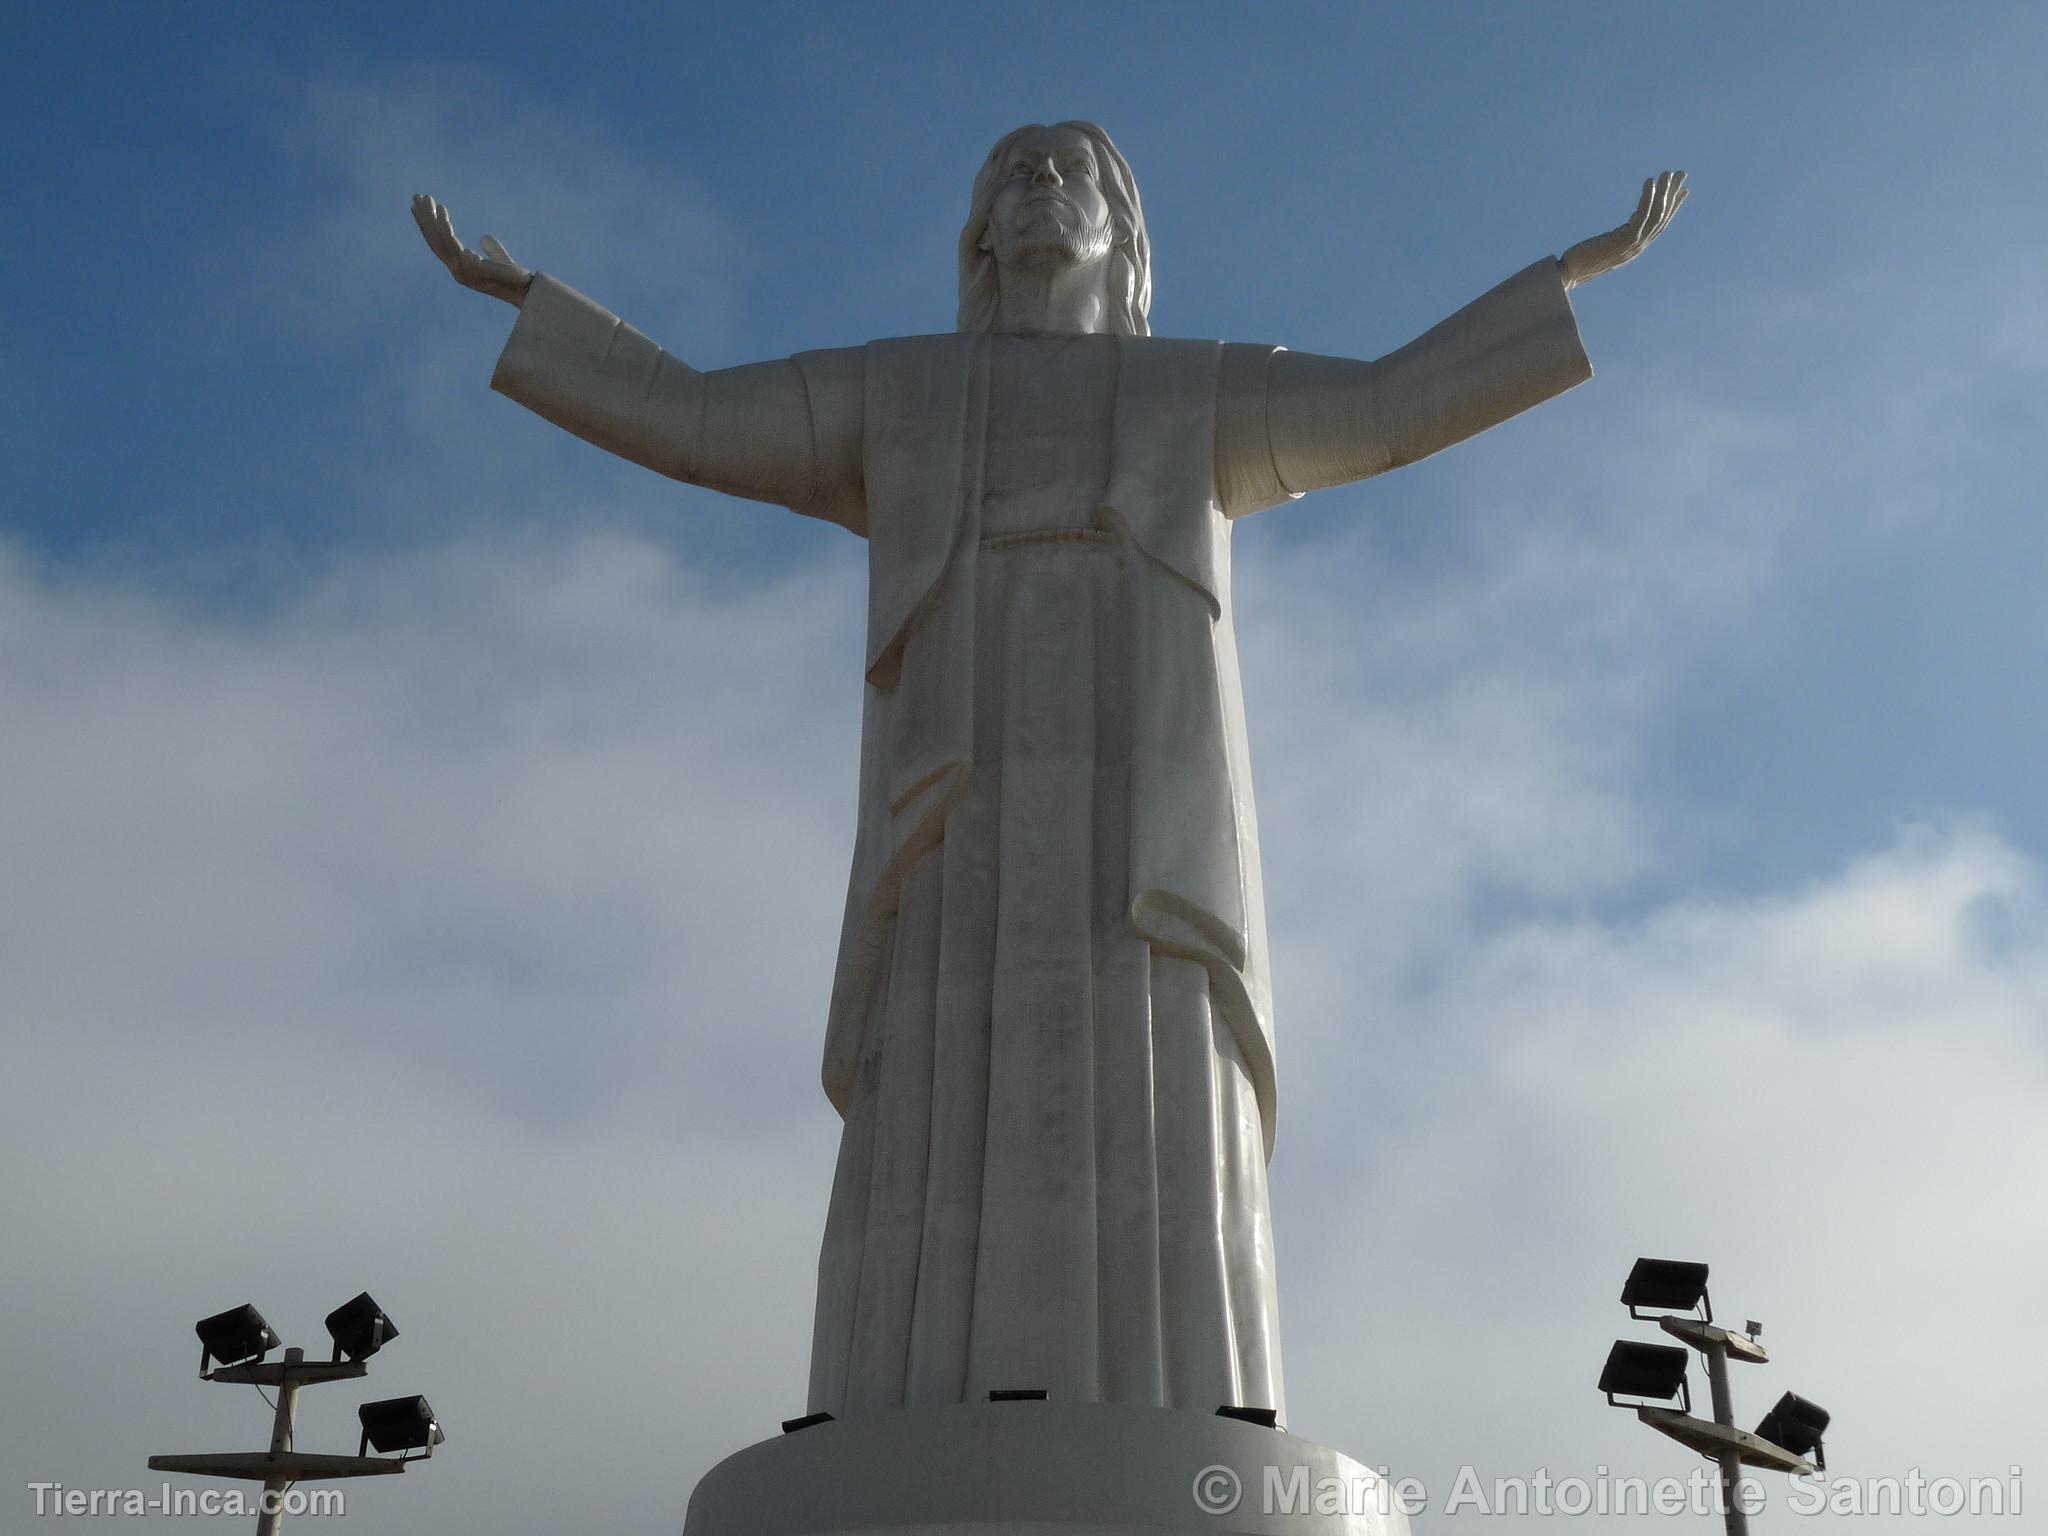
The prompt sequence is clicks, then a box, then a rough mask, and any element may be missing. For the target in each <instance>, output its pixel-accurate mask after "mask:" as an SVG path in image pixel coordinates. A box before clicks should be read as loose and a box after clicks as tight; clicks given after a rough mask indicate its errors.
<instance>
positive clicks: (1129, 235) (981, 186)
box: [955, 122, 1152, 336]
mask: <svg viewBox="0 0 2048 1536" xmlns="http://www.w3.org/2000/svg"><path fill="white" fill-rule="evenodd" d="M1057 126H1058V127H1061V128H1070V129H1072V130H1073V131H1074V132H1076V133H1079V134H1081V135H1083V136H1084V137H1086V138H1087V140H1088V142H1089V144H1090V145H1091V146H1092V147H1093V148H1094V150H1095V167H1096V172H1097V184H1098V185H1099V186H1100V187H1101V188H1102V196H1103V200H1104V201H1105V202H1107V203H1108V204H1109V225H1110V240H1111V242H1112V243H1111V245H1110V249H1109V255H1108V256H1107V257H1106V258H1105V260H1107V262H1108V263H1109V314H1108V316H1107V319H1108V322H1109V324H1108V329H1109V331H1110V333H1111V334H1112V335H1118V336H1150V335H1151V334H1152V319H1151V315H1152V242H1151V240H1150V239H1148V238H1147V236H1146V234H1145V210H1144V208H1143V206H1142V205H1141V204H1140V203H1139V202H1138V183H1137V180H1136V179H1135V178H1134V177H1133V176H1132V175H1131V167H1130V164H1129V162H1128V161H1126V160H1125V159H1124V157H1123V156H1122V155H1121V154H1119V153H1118V152H1117V147H1116V145H1114V144H1112V143H1111V142H1110V139H1109V135H1108V134H1106V133H1104V132H1103V131H1102V130H1101V129H1100V128H1098V127H1096V126H1095V125H1094V124H1093V123H1083V122H1065V123H1060V124H1058V125H1057ZM1040 131H1042V125H1041V124H1038V123H1030V124H1027V125H1025V126H1024V127H1022V128H1017V129H1014V130H1012V131H1011V132H1009V133H1006V134H1004V135H1003V137H1002V139H1001V140H1000V141H999V142H998V143H997V144H996V147H995V148H994V149H992V150H990V151H989V152H988V159H986V160H985V161H983V162H982V166H981V171H980V174H978V175H977V176H976V177H975V178H974V196H973V199H972V201H970V203H969V204H968V208H967V224H966V227H965V228H963V229H962V230H961V231H960V316H959V319H958V321H957V322H956V323H955V328H956V329H958V330H962V331H986V330H988V329H990V328H991V327H992V326H994V324H995V322H996V297H997V291H996V258H995V253H994V252H993V251H986V250H983V249H982V237H983V235H984V234H986V233H987V230H988V215H989V209H990V208H991V207H993V206H994V204H995V200H996V192H997V190H998V189H999V188H1001V186H1002V184H1003V180H1004V178H1003V168H1004V166H1005V164H1006V163H1007V162H1008V160H1009V158H1010V150H1011V148H1012V147H1013V146H1014V145H1015V144H1016V142H1017V139H1018V138H1019V137H1020V136H1021V135H1023V134H1027V133H1036V132H1040Z"/></svg>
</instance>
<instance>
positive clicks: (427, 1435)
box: [356, 1397, 448, 1456]
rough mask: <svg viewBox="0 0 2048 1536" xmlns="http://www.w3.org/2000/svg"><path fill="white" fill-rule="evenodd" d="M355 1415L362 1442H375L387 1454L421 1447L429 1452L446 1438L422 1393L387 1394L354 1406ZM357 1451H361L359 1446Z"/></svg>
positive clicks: (379, 1449) (368, 1444)
mask: <svg viewBox="0 0 2048 1536" xmlns="http://www.w3.org/2000/svg"><path fill="white" fill-rule="evenodd" d="M356 1418H357V1419H358V1420H360V1421H361V1423H362V1426H363V1446H365V1447H367V1446H372V1445H374V1446H375V1447H376V1448H377V1449H378V1451H379V1452H380V1453H382V1454H384V1455H387V1456H388V1455H389V1454H391V1452H393V1451H397V1452H400V1453H401V1454H402V1453H404V1452H406V1451H423V1452H425V1453H426V1454H427V1455H429V1456H431V1455H433V1454H434V1447H435V1446H437V1445H439V1444H440V1443H441V1442H442V1441H443V1440H445V1439H447V1438H448V1437H447V1436H446V1435H444V1434H442V1433H441V1421H440V1420H439V1419H437V1418H435V1417H434V1410H433V1409H432V1408H429V1407H428V1406H427V1400H426V1399H425V1398H424V1397H387V1398H385V1399H384V1400H383V1401H382V1402H378V1403H365V1404H363V1406H362V1407H360V1408H358V1409H357V1410H356ZM357 1454H358V1455H361V1454H362V1450H361V1449H360V1448H359V1449H358V1451H357Z"/></svg>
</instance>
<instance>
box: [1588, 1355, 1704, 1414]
mask: <svg viewBox="0 0 2048 1536" xmlns="http://www.w3.org/2000/svg"><path fill="white" fill-rule="evenodd" d="M1691 1358H1692V1357H1691V1356H1690V1355H1688V1354H1687V1353H1686V1351H1685V1350H1683V1349H1681V1348H1679V1347H1678V1346H1677V1345H1675V1344H1638V1343H1636V1342H1634V1341H1633V1340H1631V1339H1616V1340H1615V1341H1614V1348H1612V1349H1610V1350H1609V1351H1608V1352H1607V1364H1606V1367H1605V1368H1604V1369H1602V1371H1601V1372H1600V1390H1601V1391H1602V1392H1605V1393H1606V1394H1607V1401H1608V1402H1609V1403H1613V1402H1614V1400H1615V1399H1616V1398H1617V1397H1649V1398H1655V1399H1656V1400H1657V1401H1659V1402H1666V1403H1668V1402H1669V1401H1671V1399H1672V1398H1674V1397H1676V1398H1679V1399H1681V1401H1682V1405H1683V1409H1684V1411H1685V1412H1686V1413H1691V1412H1692V1388H1691V1387H1690V1386H1688V1385H1687V1384H1686V1379H1685V1368H1686V1366H1687V1365H1688V1364H1690V1363H1691Z"/></svg>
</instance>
